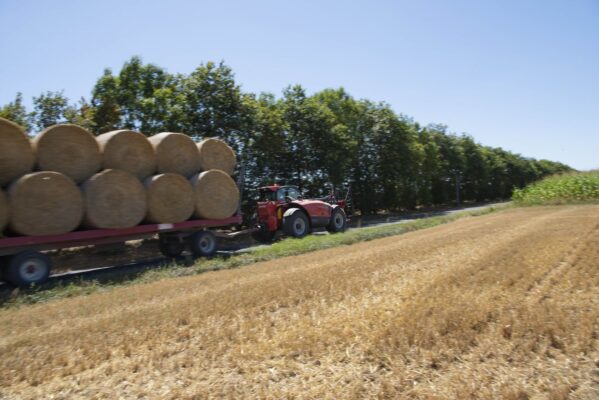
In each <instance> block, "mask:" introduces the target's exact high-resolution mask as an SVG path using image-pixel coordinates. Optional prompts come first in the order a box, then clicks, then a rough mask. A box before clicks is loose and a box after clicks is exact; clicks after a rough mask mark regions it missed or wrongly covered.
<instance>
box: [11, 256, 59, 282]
mask: <svg viewBox="0 0 599 400" xmlns="http://www.w3.org/2000/svg"><path fill="white" fill-rule="evenodd" d="M51 269H52V260H51V259H50V257H48V255H46V254H44V253H40V252H37V251H23V252H21V253H18V254H15V255H14V256H12V257H10V259H9V261H8V264H7V265H6V266H5V267H4V279H6V280H7V281H8V282H10V283H12V284H13V285H15V286H30V285H32V284H39V283H43V282H44V281H46V280H47V279H48V276H50V270H51Z"/></svg>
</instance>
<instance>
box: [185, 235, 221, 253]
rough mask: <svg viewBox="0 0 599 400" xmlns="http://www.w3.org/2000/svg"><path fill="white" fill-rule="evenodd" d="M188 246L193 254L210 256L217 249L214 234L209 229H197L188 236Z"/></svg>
mask: <svg viewBox="0 0 599 400" xmlns="http://www.w3.org/2000/svg"><path fill="white" fill-rule="evenodd" d="M189 248H190V249H191V252H192V253H193V254H194V255H195V256H198V257H212V256H213V255H214V253H216V250H218V244H217V243H216V236H214V233H212V232H210V231H198V232H196V233H194V234H193V235H191V236H190V237H189Z"/></svg>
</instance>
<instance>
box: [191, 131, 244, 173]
mask: <svg viewBox="0 0 599 400" xmlns="http://www.w3.org/2000/svg"><path fill="white" fill-rule="evenodd" d="M198 150H199V152H200V169H201V170H202V171H208V170H211V169H220V170H221V171H224V172H226V173H227V174H229V175H232V174H233V171H235V152H234V151H233V149H232V148H231V147H229V145H228V144H226V143H225V142H223V141H222V140H219V139H215V138H208V139H204V140H202V141H201V142H200V143H198Z"/></svg>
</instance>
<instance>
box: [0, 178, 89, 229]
mask: <svg viewBox="0 0 599 400" xmlns="http://www.w3.org/2000/svg"><path fill="white" fill-rule="evenodd" d="M8 197H9V201H10V221H9V227H10V229H11V230H12V231H13V232H15V233H17V234H20V235H32V236H36V235H58V234H62V233H67V232H70V231H72V230H75V229H76V228H77V227H78V226H79V224H80V223H81V218H82V216H83V199H82V197H81V193H80V191H79V188H77V185H75V183H74V182H73V180H72V179H70V178H69V177H67V176H65V175H63V174H61V173H59V172H51V171H41V172H33V173H30V174H27V175H24V176H22V177H21V178H19V179H18V180H17V181H15V182H14V183H13V184H12V185H11V186H10V187H9V189H8Z"/></svg>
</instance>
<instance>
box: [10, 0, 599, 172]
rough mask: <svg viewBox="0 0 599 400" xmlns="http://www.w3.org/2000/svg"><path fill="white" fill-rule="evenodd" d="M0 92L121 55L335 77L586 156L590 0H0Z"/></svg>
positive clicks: (576, 162) (594, 145)
mask: <svg viewBox="0 0 599 400" xmlns="http://www.w3.org/2000/svg"><path fill="white" fill-rule="evenodd" d="M0 38H1V39H0V54H2V61H1V62H0V89H1V90H0V104H5V103H7V102H9V101H11V100H12V99H13V98H14V96H15V94H16V92H19V91H20V92H22V93H23V95H24V97H25V99H26V101H27V103H28V104H30V102H31V97H32V96H35V95H38V94H39V93H41V92H42V91H46V90H53V91H55V90H64V92H65V94H66V95H67V96H68V97H69V98H71V100H76V99H78V98H79V97H81V96H85V97H87V98H89V95H90V91H91V88H92V86H93V84H94V82H95V80H96V79H97V78H98V77H99V76H100V74H101V73H102V71H103V69H104V68H106V67H110V68H112V69H113V70H116V71H118V69H119V68H120V67H121V65H122V64H123V63H124V62H125V61H126V60H127V59H129V58H130V57H131V56H133V55H139V56H141V57H142V58H143V60H144V61H145V62H152V63H155V64H157V65H159V66H161V67H163V68H166V69H167V70H168V71H169V72H173V73H175V72H181V73H189V72H191V71H192V70H193V69H194V68H195V67H197V66H198V65H199V64H200V63H202V62H206V61H210V60H213V61H220V60H224V61H225V62H226V63H227V64H228V65H230V66H231V67H232V68H233V70H234V71H235V74H236V78H237V81H238V82H239V83H240V84H241V85H242V88H243V89H244V90H245V91H251V92H260V91H268V92H273V93H275V94H277V95H279V94H280V93H281V91H282V89H283V88H284V87H286V86H287V85H289V84H296V83H299V84H302V85H303V86H304V87H306V88H307V90H308V91H309V92H314V91H318V90H321V89H324V88H328V87H339V86H343V87H345V88H346V90H347V91H348V92H349V93H351V94H352V95H353V96H355V97H357V98H368V99H371V100H375V101H386V102H388V103H389V104H391V106H392V107H393V108H394V109H395V110H396V111H397V112H398V113H403V114H406V115H409V116H411V117H413V118H414V119H415V120H416V121H418V122H421V123H423V124H428V123H443V124H446V125H448V126H449V130H450V131H453V132H458V133H461V132H466V133H468V134H470V135H472V136H473V137H474V138H475V139H476V140H477V141H478V142H481V143H483V144H485V145H491V146H501V147H504V148H506V149H509V150H512V151H514V152H517V153H521V154H523V155H525V156H530V157H536V158H547V159H551V160H558V161H562V162H565V163H567V164H569V165H571V166H573V167H575V168H578V169H590V168H599V0H594V1H593V0H573V1H572V0H571V1H567V0H563V1H551V0H544V1H541V0H539V1H533V0H529V1H509V0H503V1H494V2H492V1H475V0H471V1H461V0H457V1H455V0H454V1H449V0H448V1H435V0H423V1H415V0H414V1H362V2H358V1H349V0H346V1H325V0H321V1H311V0H303V1H293V2H292V1H284V0H279V1H261V0H253V1H214V0H212V1H192V0H170V1H168V2H167V1H153V0H146V1H127V0H119V1H116V0H102V1H81V0H79V1H67V0H54V1H39V0H38V1H36V0H29V1H17V0H0Z"/></svg>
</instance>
